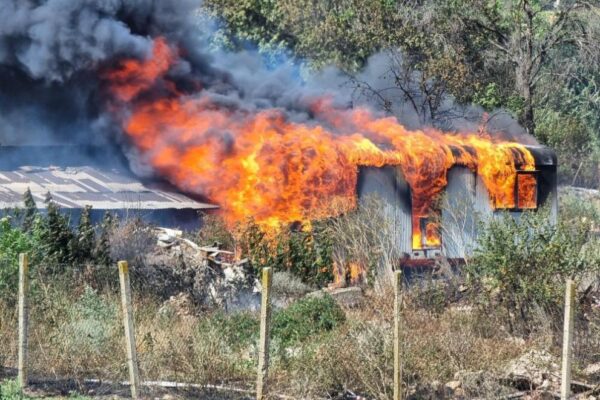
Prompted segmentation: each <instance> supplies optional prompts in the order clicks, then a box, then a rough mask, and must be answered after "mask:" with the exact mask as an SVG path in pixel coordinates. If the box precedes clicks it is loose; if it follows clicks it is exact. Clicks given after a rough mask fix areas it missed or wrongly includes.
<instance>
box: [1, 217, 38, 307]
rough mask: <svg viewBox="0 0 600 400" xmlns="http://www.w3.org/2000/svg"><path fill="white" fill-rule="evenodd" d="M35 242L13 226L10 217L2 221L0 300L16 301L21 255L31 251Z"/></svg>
mask: <svg viewBox="0 0 600 400" xmlns="http://www.w3.org/2000/svg"><path fill="white" fill-rule="evenodd" d="M33 248H34V242H33V240H32V239H31V238H30V237H29V236H27V235H26V234H24V233H23V232H22V231H21V230H19V229H17V228H15V227H13V226H12V225H11V220H10V217H4V218H2V219H0V300H2V299H5V300H11V301H12V300H14V299H15V298H16V293H17V283H18V279H19V266H18V265H19V264H18V259H19V254H20V253H26V252H29V251H31V249H33Z"/></svg>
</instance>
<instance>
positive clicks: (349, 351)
mask: <svg viewBox="0 0 600 400" xmlns="http://www.w3.org/2000/svg"><path fill="white" fill-rule="evenodd" d="M415 294H416V295H421V294H423V293H420V292H419V293H415ZM412 295H413V293H411V292H410V291H408V292H407V293H406V308H405V310H404V314H403V343H404V344H403V360H404V371H405V374H404V380H405V383H406V385H407V387H409V388H411V391H412V392H414V391H415V390H416V389H419V388H421V390H422V391H429V390H430V386H429V384H430V383H431V382H434V381H441V382H446V381H449V380H452V379H453V377H454V375H455V374H456V373H457V372H461V371H462V372H464V371H481V370H484V371H488V372H491V373H493V374H495V375H498V374H500V370H501V369H502V368H503V367H504V366H505V365H506V363H507V362H508V361H509V360H512V359H514V358H516V357H518V356H519V355H521V354H523V353H524V352H525V351H526V350H528V349H531V348H534V347H535V348H540V347H544V346H546V347H547V346H548V344H547V341H546V340H545V338H544V334H549V333H548V332H542V333H540V335H538V336H536V337H532V338H530V339H527V340H519V339H516V338H514V337H511V336H510V335H509V334H507V333H506V332H505V331H503V329H501V328H499V326H500V325H498V321H497V320H495V317H496V316H494V315H487V316H482V315H480V314H478V313H476V312H473V311H471V310H469V309H468V308H462V309H461V308H447V309H445V310H444V311H443V312H434V311H431V310H428V309H425V308H422V307H416V306H414V304H416V303H417V301H413V299H411V296H412ZM48 296H50V297H49V298H47V299H46V300H51V302H52V306H51V307H50V304H46V303H45V302H44V300H43V299H42V300H41V301H39V302H36V303H35V306H34V307H33V315H32V329H31V360H32V366H31V367H32V373H33V374H34V375H37V376H40V377H46V378H55V379H58V378H64V377H69V378H79V379H81V380H82V381H81V382H83V379H84V378H99V379H104V380H114V381H118V380H124V379H126V376H127V370H126V363H125V354H124V351H123V350H124V346H123V333H122V330H121V320H120V317H119V312H118V306H119V303H118V297H117V296H116V295H115V294H114V293H109V292H105V293H101V294H96V292H94V291H92V290H91V289H84V290H83V291H81V290H79V291H78V290H75V291H72V292H71V293H70V295H66V296H65V293H64V292H63V293H62V295H60V297H58V298H57V297H55V296H59V295H58V293H55V294H50V293H48ZM391 299H392V296H391V295H390V288H386V289H384V290H382V291H378V292H369V293H368V294H367V296H366V299H365V301H364V302H363V303H362V305H361V306H360V307H358V308H352V309H345V310H344V311H345V314H346V318H347V320H346V322H345V323H343V324H341V325H340V326H338V327H336V328H334V329H333V330H331V331H328V332H321V333H318V334H316V335H314V336H311V337H310V338H308V339H306V340H303V341H298V342H295V343H291V344H287V345H285V346H284V345H283V344H282V342H281V341H280V340H278V339H277V337H275V338H274V340H273V347H272V349H271V355H272V369H271V379H272V386H271V388H272V390H273V391H274V392H276V393H281V394H287V395H290V396H294V397H298V398H322V397H327V396H329V395H334V396H335V395H336V394H340V393H343V392H345V391H347V390H349V391H352V392H354V393H362V394H364V395H367V396H368V397H369V398H377V399H388V398H391V387H392V376H393V375H392V371H393V363H392V362H393V356H392V323H393V321H392V320H391V317H392V315H393V314H392V304H391ZM86 307H87V308H86ZM1 310H2V312H1V315H0V320H1V321H2V325H1V328H0V340H1V343H2V348H3V349H10V350H9V352H8V353H6V354H4V357H5V360H4V365H6V366H11V365H14V363H15V354H14V351H13V350H12V349H14V348H15V329H14V326H15V319H14V313H13V312H12V310H10V309H8V308H4V307H3V308H2V309H1ZM92 312H93V314H92ZM135 315H136V329H137V348H138V352H139V359H140V363H141V373H142V378H143V379H144V380H163V381H178V382H193V383H198V384H222V383H224V384H227V385H230V386H233V387H242V388H247V389H251V388H252V385H253V383H254V378H255V360H256V332H255V330H256V327H257V325H256V324H254V323H253V322H252V321H255V320H256V318H257V316H256V315H255V314H252V313H242V314H241V315H242V316H243V318H237V319H235V316H233V317H231V316H222V318H223V319H224V320H227V319H228V318H229V319H231V318H233V319H234V321H233V322H229V323H223V320H222V319H219V318H221V317H217V316H216V315H215V314H198V313H194V312H193V310H189V309H186V308H185V307H181V308H179V309H177V306H173V305H169V306H165V305H163V306H162V307H161V305H160V304H159V303H157V302H153V301H150V300H147V299H144V300H142V301H138V302H136V306H135ZM219 321H220V322H219ZM249 321H250V322H249ZM550 350H552V351H554V352H555V353H556V354H557V351H558V349H557V348H552V347H550ZM487 384H490V383H489V382H488V383H487ZM467 389H468V390H469V393H470V394H471V395H473V396H476V395H477V396H483V397H485V396H486V395H489V394H490V393H487V392H486V391H488V390H491V391H493V392H494V394H497V392H498V391H501V390H505V391H506V390H508V389H506V388H505V389H499V388H498V386H497V385H496V386H494V385H491V386H489V385H488V386H486V385H483V384H481V385H479V386H478V385H474V386H473V387H470V388H467Z"/></svg>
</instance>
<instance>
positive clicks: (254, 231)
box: [240, 221, 333, 287]
mask: <svg viewBox="0 0 600 400" xmlns="http://www.w3.org/2000/svg"><path fill="white" fill-rule="evenodd" d="M240 237H241V241H240V247H241V249H242V253H243V254H244V256H245V257H248V258H249V259H250V262H251V263H252V265H253V266H254V269H255V273H256V274H258V273H259V272H260V270H261V269H262V268H263V267H271V268H272V269H273V271H274V272H277V271H289V272H291V273H292V274H294V275H296V276H297V277H299V278H300V279H301V280H302V282H304V283H306V284H308V285H311V286H317V287H323V286H325V285H326V284H327V283H329V282H331V281H332V280H333V274H332V270H331V265H332V263H333V261H332V238H331V235H330V234H329V231H328V230H327V226H326V222H324V221H320V222H315V223H313V224H312V226H311V229H310V230H304V229H302V228H301V227H299V226H297V225H294V224H292V225H290V226H287V227H282V228H281V230H280V231H279V232H277V234H272V233H267V232H265V231H264V230H262V229H261V228H260V227H259V226H258V225H257V224H256V223H254V222H253V221H249V222H247V223H246V224H245V226H243V227H242V228H241V229H240Z"/></svg>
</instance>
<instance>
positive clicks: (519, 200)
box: [493, 171, 538, 211]
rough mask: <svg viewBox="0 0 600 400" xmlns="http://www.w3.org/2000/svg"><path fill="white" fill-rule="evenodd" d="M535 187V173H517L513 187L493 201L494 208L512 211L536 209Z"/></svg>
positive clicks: (536, 183) (536, 184)
mask: <svg viewBox="0 0 600 400" xmlns="http://www.w3.org/2000/svg"><path fill="white" fill-rule="evenodd" d="M510 183H512V182H510ZM537 186H538V182H537V171H517V174H516V177H515V180H514V186H513V187H512V188H511V187H510V186H509V187H507V188H506V189H507V190H506V191H505V192H504V193H505V194H506V195H505V196H504V197H502V198H498V197H497V198H495V199H493V203H494V205H495V206H494V208H495V209H497V210H514V211H522V210H535V209H537Z"/></svg>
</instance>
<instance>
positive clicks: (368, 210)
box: [328, 196, 400, 285]
mask: <svg viewBox="0 0 600 400" xmlns="http://www.w3.org/2000/svg"><path fill="white" fill-rule="evenodd" d="M388 211H389V210H386V205H385V204H384V203H383V201H382V200H381V199H380V198H378V197H376V196H367V197H366V198H364V199H362V200H361V202H360V205H359V206H358V207H357V208H356V209H354V210H352V211H350V212H347V213H345V214H342V215H340V216H338V217H336V218H332V219H331V220H330V221H328V235H329V236H330V237H331V238H332V241H333V243H332V259H333V261H335V263H336V265H338V266H340V267H344V268H343V269H344V271H343V275H344V276H341V277H340V278H341V279H342V281H343V283H345V281H347V280H348V278H349V277H347V276H346V275H348V274H349V272H350V271H348V269H347V268H345V266H347V265H349V264H350V263H355V264H358V265H360V266H361V267H362V268H363V270H365V271H366V272H367V276H366V277H367V283H369V284H371V285H372V284H375V283H376V282H375V280H376V279H375V278H381V280H380V281H378V283H385V281H386V280H389V279H387V278H391V276H386V273H391V271H392V270H393V264H394V263H395V261H396V260H398V259H399V258H400V254H398V249H397V248H398V245H397V242H396V240H397V236H396V234H395V232H394V229H395V227H394V226H393V224H392V223H391V222H393V220H394V219H393V218H390V215H389V213H388Z"/></svg>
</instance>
